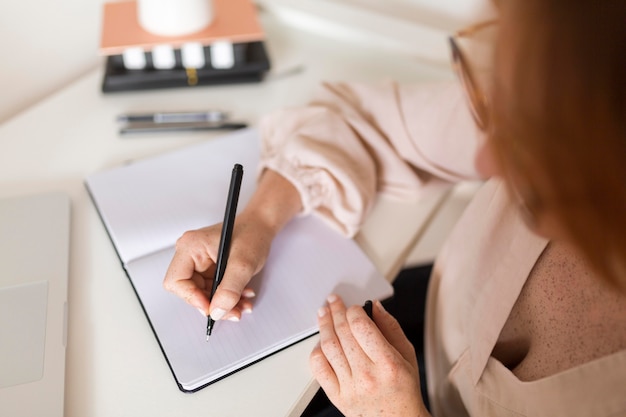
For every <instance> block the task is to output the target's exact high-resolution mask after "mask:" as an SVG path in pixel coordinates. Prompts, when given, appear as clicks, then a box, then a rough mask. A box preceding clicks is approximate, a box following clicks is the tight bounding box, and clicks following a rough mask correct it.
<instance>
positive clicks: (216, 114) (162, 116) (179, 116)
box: [117, 110, 228, 123]
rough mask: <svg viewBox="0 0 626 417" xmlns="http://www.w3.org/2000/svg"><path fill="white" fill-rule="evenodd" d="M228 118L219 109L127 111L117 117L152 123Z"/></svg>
mask: <svg viewBox="0 0 626 417" xmlns="http://www.w3.org/2000/svg"><path fill="white" fill-rule="evenodd" d="M227 118H228V113H226V112H224V111H221V110H208V111H197V112H191V111H190V112H185V111H181V112H158V113H128V114H121V115H119V116H118V117H117V121H118V122H119V123H134V122H152V123H194V122H222V121H224V120H226V119H227Z"/></svg>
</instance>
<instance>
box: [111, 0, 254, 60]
mask: <svg viewBox="0 0 626 417" xmlns="http://www.w3.org/2000/svg"><path fill="white" fill-rule="evenodd" d="M213 2H214V4H213V9H214V13H215V17H214V19H213V22H211V24H210V25H209V26H208V27H207V28H206V29H204V30H201V31H200V32H196V33H193V34H191V35H185V36H158V35H153V34H151V33H149V32H147V31H145V30H143V28H142V27H141V26H140V25H139V20H138V18H137V2H136V1H127V2H121V3H105V5H104V14H103V24H102V36H101V38H100V53H101V54H102V55H118V54H121V53H122V52H123V51H124V49H126V48H128V47H136V46H140V47H142V48H144V49H151V48H152V47H153V46H155V45H162V44H168V45H171V46H172V47H174V48H178V47H180V46H181V45H182V44H184V43H187V42H200V43H202V44H204V45H208V44H210V43H211V42H214V41H216V40H228V41H230V42H233V43H238V42H254V41H259V40H262V39H263V38H264V36H265V35H264V32H263V28H262V27H261V25H260V24H259V21H258V19H257V12H256V9H255V6H254V4H253V3H252V2H251V1H250V0H213Z"/></svg>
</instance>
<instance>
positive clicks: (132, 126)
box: [120, 122, 248, 135]
mask: <svg viewBox="0 0 626 417" xmlns="http://www.w3.org/2000/svg"><path fill="white" fill-rule="evenodd" d="M246 127H248V125H246V124H245V123H241V122H189V123H154V122H134V123H128V124H126V125H124V126H122V127H121V128H120V134H121V135H128V134H133V133H159V132H184V131H200V130H236V129H244V128H246Z"/></svg>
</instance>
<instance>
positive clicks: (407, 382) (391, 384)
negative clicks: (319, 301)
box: [310, 295, 429, 417]
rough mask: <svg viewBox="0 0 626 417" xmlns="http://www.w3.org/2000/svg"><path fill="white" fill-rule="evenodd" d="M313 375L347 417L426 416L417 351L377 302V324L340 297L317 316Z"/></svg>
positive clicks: (312, 365) (329, 303) (323, 308)
mask: <svg viewBox="0 0 626 417" xmlns="http://www.w3.org/2000/svg"><path fill="white" fill-rule="evenodd" d="M318 321H319V327H320V343H319V344H318V346H316V348H315V349H314V350H313V352H312V353H311V357H310V365H311V370H312V372H313V375H314V376H315V378H316V379H317V380H318V382H319V383H320V385H321V387H322V388H323V389H324V391H325V392H326V395H327V396H328V398H329V399H330V401H332V403H333V404H335V406H336V407H337V408H338V409H339V410H340V411H341V412H342V413H343V414H345V415H346V416H389V417H391V416H403V417H406V416H426V415H429V414H428V412H427V411H426V408H425V406H424V403H423V401H422V398H421V394H420V382H419V370H418V366H417V358H416V356H415V350H414V348H413V345H412V344H411V342H410V341H409V340H408V339H407V338H406V336H405V335H404V332H403V331H402V329H401V328H400V325H399V324H398V321H397V320H396V319H395V318H394V317H393V316H391V315H390V314H389V313H388V312H387V311H386V310H385V309H384V308H383V306H382V305H381V304H380V302H378V301H376V302H375V303H374V308H373V321H372V320H370V318H369V317H368V316H367V314H366V313H365V311H364V310H363V308H362V307H360V306H352V307H350V308H347V309H346V306H345V304H344V303H343V301H342V300H341V298H339V297H338V296H335V295H331V296H329V297H328V306H327V307H326V306H325V307H322V308H321V309H320V310H319V314H318Z"/></svg>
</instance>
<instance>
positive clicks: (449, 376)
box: [261, 83, 626, 417]
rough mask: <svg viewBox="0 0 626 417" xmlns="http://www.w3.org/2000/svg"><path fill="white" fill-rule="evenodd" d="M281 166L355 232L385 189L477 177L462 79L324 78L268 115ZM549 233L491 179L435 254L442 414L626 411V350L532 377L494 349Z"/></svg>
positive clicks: (399, 192)
mask: <svg viewBox="0 0 626 417" xmlns="http://www.w3.org/2000/svg"><path fill="white" fill-rule="evenodd" d="M261 129H262V136H263V147H262V163H261V169H264V168H271V169H273V170H275V171H277V172H279V173H281V174H282V175H283V176H285V177H286V178H287V179H288V180H290V181H291V182H292V183H293V184H294V186H295V187H296V188H297V189H298V191H299V192H300V194H301V197H302V201H303V205H304V212H305V214H306V213H315V214H316V215H318V216H320V217H322V218H323V219H325V220H326V221H327V222H328V223H329V224H330V225H331V226H332V227H334V228H336V229H337V230H339V231H340V232H341V233H343V234H345V235H346V236H350V237H351V236H354V234H356V233H357V232H358V230H359V227H360V226H361V224H362V223H363V220H364V218H365V217H366V216H367V213H368V210H369V209H370V207H371V206H372V204H373V202H374V200H375V198H376V197H377V195H378V193H384V194H387V195H392V196H396V197H398V198H403V197H404V198H408V197H415V196H419V195H421V194H423V193H425V192H428V191H429V190H430V189H433V188H439V187H443V186H449V185H450V184H452V183H454V182H458V181H460V180H463V179H477V178H478V174H477V173H476V171H475V168H474V160H473V159H474V155H475V153H476V149H477V146H478V144H479V140H480V135H479V134H478V132H477V130H476V127H475V125H474V123H473V120H472V118H471V116H470V113H469V111H468V109H467V106H466V104H465V100H464V98H463V94H462V91H461V90H460V88H459V87H458V86H457V85H456V84H442V85H419V86H399V85H397V84H394V83H387V84H384V85H379V86H373V85H359V84H345V83H334V84H324V85H323V86H322V88H321V89H320V92H319V94H318V95H317V96H316V97H314V99H313V100H312V101H311V103H310V104H309V105H307V106H306V107H301V108H291V109H285V110H282V111H279V112H277V113H273V114H271V115H269V116H268V117H266V118H265V119H264V120H263V122H262V126H261ZM547 243H548V242H547V241H546V240H545V239H543V238H540V237H538V236H536V235H534V234H533V233H532V232H530V231H529V230H528V228H527V227H526V226H525V225H524V223H523V222H522V221H521V219H520V217H519V216H518V213H517V210H516V209H515V208H514V207H513V205H512V204H511V202H510V201H509V199H508V194H507V192H506V190H505V187H504V185H503V184H502V183H501V182H500V181H499V180H496V179H492V180H488V181H487V182H486V183H485V185H484V186H483V187H482V188H481V190H479V192H478V193H477V195H476V196H475V198H474V199H473V200H472V202H471V203H470V205H469V207H468V208H467V210H466V211H465V213H464V214H463V216H462V217H461V219H460V220H459V222H458V223H457V225H456V226H455V229H454V230H453V232H452V233H451V236H450V237H449V238H448V240H447V243H446V245H445V247H444V248H443V250H442V252H441V254H440V255H439V256H438V259H437V261H436V263H435V268H434V272H433V276H432V278H431V283H430V288H429V294H428V302H427V324H426V372H427V375H428V384H429V385H428V387H429V396H430V399H431V405H432V411H433V414H434V415H435V416H436V417H443V416H450V417H452V416H455V417H456V416H481V417H488V416H551V417H557V416H568V417H573V416H595V417H601V416H606V417H608V416H612V417H615V416H626V350H624V351H620V352H617V353H615V354H612V355H608V356H605V357H602V358H600V359H597V360H594V361H591V362H588V363H585V364H583V365H580V366H577V367H574V368H571V369H568V370H567V371H564V372H559V373H557V374H555V375H552V376H550V377H547V378H542V379H538V380H536V381H532V382H522V381H520V380H519V379H518V378H516V377H515V375H514V374H513V373H512V372H511V371H510V370H509V369H508V368H506V367H505V366H504V365H503V364H502V363H500V362H499V361H498V360H497V359H495V358H494V357H493V356H492V351H493V349H494V346H495V345H496V342H497V340H498V337H499V335H500V333H501V331H502V328H503V326H504V324H505V323H506V321H507V318H508V317H509V314H510V313H511V310H512V308H513V306H514V305H515V303H516V300H517V299H518V296H519V295H520V292H521V291H522V288H523V286H524V283H525V282H526V281H527V279H528V277H529V274H531V271H532V269H533V266H534V265H535V263H536V262H537V260H538V258H539V257H540V255H541V254H542V252H543V251H544V249H545V247H546V245H547Z"/></svg>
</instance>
